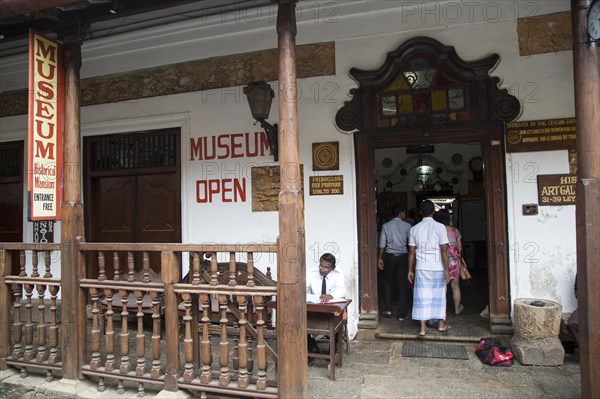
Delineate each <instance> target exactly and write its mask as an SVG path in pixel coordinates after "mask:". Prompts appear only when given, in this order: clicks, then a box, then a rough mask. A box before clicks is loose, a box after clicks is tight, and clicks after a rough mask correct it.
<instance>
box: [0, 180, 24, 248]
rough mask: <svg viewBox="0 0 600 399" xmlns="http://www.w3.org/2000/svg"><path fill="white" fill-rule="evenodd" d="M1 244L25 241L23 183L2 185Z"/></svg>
mask: <svg viewBox="0 0 600 399" xmlns="http://www.w3.org/2000/svg"><path fill="white" fill-rule="evenodd" d="M0 215H2V217H1V218H0V242H20V241H23V183H22V182H18V183H4V184H0Z"/></svg>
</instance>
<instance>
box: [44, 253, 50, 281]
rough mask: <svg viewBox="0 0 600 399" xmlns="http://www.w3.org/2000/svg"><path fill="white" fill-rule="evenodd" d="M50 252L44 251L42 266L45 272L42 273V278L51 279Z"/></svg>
mask: <svg viewBox="0 0 600 399" xmlns="http://www.w3.org/2000/svg"><path fill="white" fill-rule="evenodd" d="M51 257H52V252H50V251H44V266H45V267H46V272H45V273H44V278H52V270H51V269H50V266H51V265H52V259H51Z"/></svg>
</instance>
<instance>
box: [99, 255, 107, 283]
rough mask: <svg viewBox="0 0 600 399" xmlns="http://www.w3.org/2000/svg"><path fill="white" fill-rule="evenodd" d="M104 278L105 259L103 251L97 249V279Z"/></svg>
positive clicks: (103, 279)
mask: <svg viewBox="0 0 600 399" xmlns="http://www.w3.org/2000/svg"><path fill="white" fill-rule="evenodd" d="M105 280H106V259H104V252H102V251H98V281H105Z"/></svg>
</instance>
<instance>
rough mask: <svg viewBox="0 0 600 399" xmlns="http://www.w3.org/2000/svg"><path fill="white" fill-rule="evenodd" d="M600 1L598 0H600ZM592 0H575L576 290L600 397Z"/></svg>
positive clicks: (598, 74)
mask: <svg viewBox="0 0 600 399" xmlns="http://www.w3.org/2000/svg"><path fill="white" fill-rule="evenodd" d="M596 1H598V0H596ZM591 3H592V1H591V0H572V1H571V13H572V22H573V71H574V84H575V119H576V122H577V175H578V178H579V183H578V184H577V208H576V215H577V280H578V283H577V291H578V302H579V347H580V351H579V353H580V365H581V393H582V396H583V397H584V398H598V397H600V364H599V363H598V359H600V334H598V331H599V330H600V292H599V291H598V286H600V270H599V269H598V265H599V264H600V220H599V219H598V215H599V214H600V200H599V198H600V131H599V130H598V126H600V41H596V42H595V43H594V42H592V41H591V40H590V38H589V36H588V33H587V26H586V22H587V13H588V9H589V7H590V5H591Z"/></svg>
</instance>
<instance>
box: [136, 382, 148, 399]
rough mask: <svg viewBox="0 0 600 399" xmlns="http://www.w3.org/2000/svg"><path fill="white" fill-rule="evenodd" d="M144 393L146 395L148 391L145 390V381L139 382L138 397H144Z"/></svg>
mask: <svg viewBox="0 0 600 399" xmlns="http://www.w3.org/2000/svg"><path fill="white" fill-rule="evenodd" d="M144 395H146V392H145V391H144V383H143V382H138V394H137V396H138V398H143V397H144Z"/></svg>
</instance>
